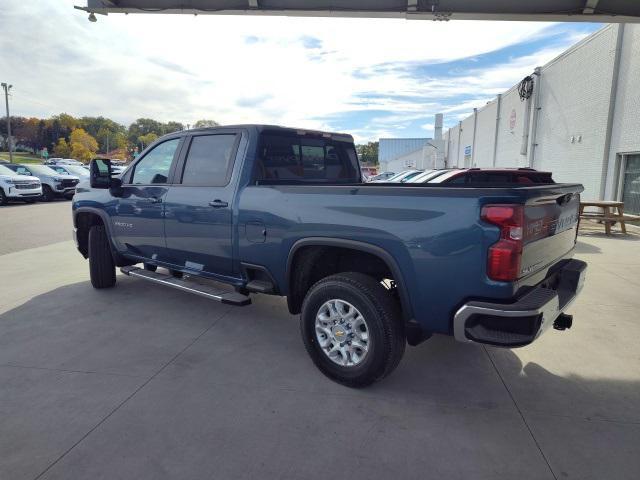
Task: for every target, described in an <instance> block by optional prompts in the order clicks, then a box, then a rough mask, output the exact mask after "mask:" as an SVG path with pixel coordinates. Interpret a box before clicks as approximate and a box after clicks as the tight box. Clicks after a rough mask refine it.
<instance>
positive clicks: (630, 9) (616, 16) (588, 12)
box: [76, 0, 640, 23]
mask: <svg viewBox="0 0 640 480" xmlns="http://www.w3.org/2000/svg"><path fill="white" fill-rule="evenodd" d="M86 3H87V5H86V6H80V7H76V8H80V9H81V10H86V11H87V12H93V13H101V14H108V13H184V14H212V15H213V14H217V15H224V14H226V15H289V16H322V17H325V16H335V17H388V18H411V19H426V20H449V19H452V20H523V21H534V20H541V21H560V22H607V23H612V22H640V1H637V0H86Z"/></svg>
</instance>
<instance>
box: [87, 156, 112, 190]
mask: <svg viewBox="0 0 640 480" xmlns="http://www.w3.org/2000/svg"><path fill="white" fill-rule="evenodd" d="M89 182H90V184H91V188H109V187H111V160H109V159H108V158H96V159H94V160H91V163H90V164H89Z"/></svg>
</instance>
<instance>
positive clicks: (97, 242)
mask: <svg viewBox="0 0 640 480" xmlns="http://www.w3.org/2000/svg"><path fill="white" fill-rule="evenodd" d="M89 274H90V276H91V285H93V288H109V287H113V286H114V285H115V284H116V266H115V263H114V262H113V256H112V255H111V246H110V245H109V238H108V237H107V232H106V230H105V228H104V226H103V225H94V226H93V227H91V230H89Z"/></svg>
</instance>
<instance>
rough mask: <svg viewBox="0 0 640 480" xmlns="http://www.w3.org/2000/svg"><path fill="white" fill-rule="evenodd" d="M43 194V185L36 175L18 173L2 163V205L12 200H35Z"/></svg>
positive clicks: (0, 195)
mask: <svg viewBox="0 0 640 480" xmlns="http://www.w3.org/2000/svg"><path fill="white" fill-rule="evenodd" d="M41 195H42V185H41V184H40V180H38V178H36V177H31V176H23V175H18V174H17V173H16V172H14V171H13V170H12V169H10V168H7V167H6V165H5V164H2V165H0V205H6V204H7V203H8V202H9V201H10V200H22V201H24V202H27V203H33V202H35V201H36V200H37V199H38V197H40V196H41Z"/></svg>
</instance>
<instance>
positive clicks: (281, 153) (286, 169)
mask: <svg viewBox="0 0 640 480" xmlns="http://www.w3.org/2000/svg"><path fill="white" fill-rule="evenodd" d="M254 179H255V180H256V181H263V182H264V183H269V182H273V183H286V182H287V181H290V182H292V183H299V182H305V183H306V182H311V183H336V182H337V183H349V182H358V181H359V174H358V158H357V155H356V152H355V149H354V147H353V144H350V143H348V142H340V141H334V140H332V139H329V138H308V137H305V136H303V135H286V134H285V135H283V134H263V135H262V136H261V139H260V146H259V148H258V158H257V159H256V168H255V173H254Z"/></svg>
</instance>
